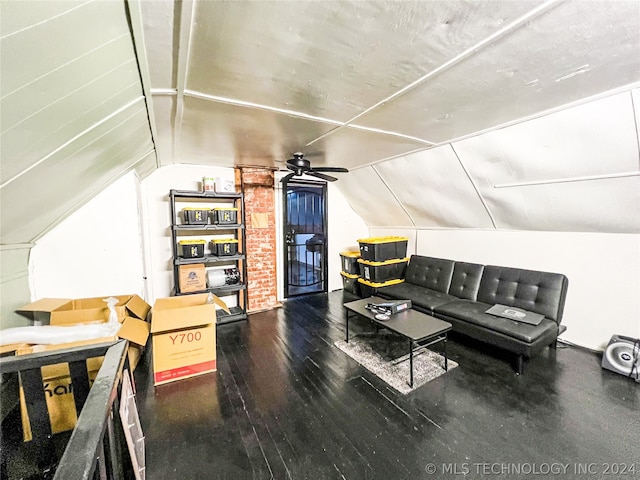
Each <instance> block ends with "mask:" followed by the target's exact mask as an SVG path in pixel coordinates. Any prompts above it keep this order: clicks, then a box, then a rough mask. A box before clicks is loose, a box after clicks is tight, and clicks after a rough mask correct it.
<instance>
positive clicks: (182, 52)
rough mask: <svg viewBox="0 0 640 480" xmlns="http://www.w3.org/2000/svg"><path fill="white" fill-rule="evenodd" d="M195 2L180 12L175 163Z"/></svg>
mask: <svg viewBox="0 0 640 480" xmlns="http://www.w3.org/2000/svg"><path fill="white" fill-rule="evenodd" d="M195 8H196V6H195V2H194V1H193V0H183V2H182V8H181V11H180V32H179V35H178V38H179V40H178V58H177V61H176V65H175V68H176V113H175V116H174V118H173V152H172V153H171V160H172V162H173V163H175V160H176V152H178V151H179V147H180V137H181V133H182V132H181V130H182V117H183V115H184V91H185V87H186V84H187V73H188V69H189V50H190V48H191V29H192V25H193V17H194V10H195Z"/></svg>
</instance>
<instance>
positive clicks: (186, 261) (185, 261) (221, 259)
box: [173, 253, 246, 265]
mask: <svg viewBox="0 0 640 480" xmlns="http://www.w3.org/2000/svg"><path fill="white" fill-rule="evenodd" d="M245 258H246V257H245V255H244V254H242V253H239V254H237V255H227V256H224V255H223V256H219V255H205V256H204V257H197V258H183V257H177V258H174V259H173V264H174V265H191V264H193V263H227V262H236V261H238V260H244V259H245Z"/></svg>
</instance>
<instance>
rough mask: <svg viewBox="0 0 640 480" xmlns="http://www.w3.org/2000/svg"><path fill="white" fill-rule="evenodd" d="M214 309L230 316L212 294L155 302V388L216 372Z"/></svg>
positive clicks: (153, 337)
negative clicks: (218, 308)
mask: <svg viewBox="0 0 640 480" xmlns="http://www.w3.org/2000/svg"><path fill="white" fill-rule="evenodd" d="M216 306H218V307H220V308H222V309H223V310H225V311H226V312H227V313H229V309H228V308H227V305H226V304H225V303H224V302H223V301H222V300H220V299H219V298H218V297H216V296H215V295H213V294H206V293H203V294H197V295H184V296H178V297H168V298H159V299H158V300H156V302H155V304H154V306H153V310H152V311H151V340H152V345H153V383H154V385H162V384H163V383H168V382H173V381H175V380H180V379H183V378H189V377H193V376H196V375H202V374H204V373H209V372H215V371H216V369H217V365H216Z"/></svg>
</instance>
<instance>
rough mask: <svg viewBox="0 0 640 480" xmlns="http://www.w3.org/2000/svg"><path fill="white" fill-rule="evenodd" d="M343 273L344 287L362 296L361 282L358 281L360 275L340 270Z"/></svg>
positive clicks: (347, 290) (345, 289) (346, 290)
mask: <svg viewBox="0 0 640 480" xmlns="http://www.w3.org/2000/svg"><path fill="white" fill-rule="evenodd" d="M340 275H342V289H343V290H344V291H345V292H349V293H353V294H354V295H357V296H360V284H359V283H358V278H359V277H358V275H356V274H351V273H348V272H340Z"/></svg>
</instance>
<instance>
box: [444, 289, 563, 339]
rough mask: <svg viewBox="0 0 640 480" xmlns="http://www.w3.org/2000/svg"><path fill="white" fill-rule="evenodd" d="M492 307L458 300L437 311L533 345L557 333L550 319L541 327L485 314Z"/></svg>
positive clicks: (544, 320)
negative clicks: (542, 338)
mask: <svg viewBox="0 0 640 480" xmlns="http://www.w3.org/2000/svg"><path fill="white" fill-rule="evenodd" d="M490 307H491V305H488V304H486V303H481V302H472V301H470V300H458V301H455V302H450V303H446V304H443V305H439V306H438V307H436V308H435V311H436V312H437V313H438V314H441V315H446V316H447V317H454V318H458V319H461V320H464V321H466V322H469V323H473V324H475V325H479V326H481V327H484V328H487V329H489V330H492V331H494V332H499V333H502V334H504V335H508V336H510V337H512V338H516V339H518V340H521V341H523V342H526V343H533V342H535V341H536V340H537V339H539V338H540V337H542V336H544V335H548V334H550V333H553V334H556V333H557V330H558V325H557V324H556V323H555V322H554V321H551V320H549V319H548V318H545V319H543V320H542V322H541V323H540V324H539V325H529V324H526V323H519V322H516V321H514V320H509V319H507V318H501V317H496V316H495V315H490V314H488V313H485V311H486V310H487V309H488V308H490ZM454 330H455V328H454Z"/></svg>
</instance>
